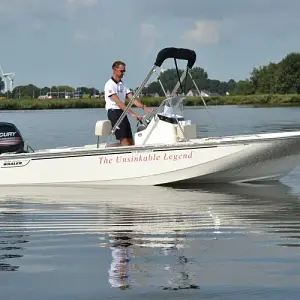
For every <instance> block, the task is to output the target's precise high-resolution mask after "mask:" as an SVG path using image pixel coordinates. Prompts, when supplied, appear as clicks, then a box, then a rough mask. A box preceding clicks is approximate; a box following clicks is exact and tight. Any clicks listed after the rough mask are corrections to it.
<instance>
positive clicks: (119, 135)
mask: <svg viewBox="0 0 300 300" xmlns="http://www.w3.org/2000/svg"><path fill="white" fill-rule="evenodd" d="M112 69H113V76H112V77H111V78H110V79H109V80H108V81H107V82H106V83H105V86H104V96H105V108H106V110H107V117H108V119H109V120H110V121H111V124H112V126H113V127H114V125H115V124H116V123H117V121H118V119H119V118H120V116H121V115H122V113H123V111H124V110H125V108H126V105H125V100H126V97H128V98H129V99H130V100H131V99H132V97H133V93H132V92H131V90H130V89H129V88H127V87H126V86H125V85H124V83H123V81H122V78H123V76H124V73H125V72H126V64H125V63H124V62H122V61H115V62H114V63H113V65H112ZM134 105H135V106H136V107H138V108H142V109H143V110H144V111H145V112H151V111H152V109H151V108H148V107H146V106H145V105H143V104H142V103H141V102H140V101H139V100H137V99H136V100H135V101H134ZM127 112H128V113H129V114H130V115H132V116H133V117H134V118H136V119H137V120H141V118H142V117H141V116H140V115H138V114H136V113H135V112H134V111H132V110H131V109H128V110H127ZM115 135H116V139H117V140H119V141H120V144H121V146H129V145H133V144H134V141H133V135H132V131H131V126H130V123H129V120H128V117H127V115H126V116H125V117H124V119H123V120H122V122H121V123H120V124H119V129H117V130H116V131H115Z"/></svg>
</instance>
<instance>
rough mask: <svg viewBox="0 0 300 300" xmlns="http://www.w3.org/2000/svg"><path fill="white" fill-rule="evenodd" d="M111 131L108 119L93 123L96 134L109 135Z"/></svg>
mask: <svg viewBox="0 0 300 300" xmlns="http://www.w3.org/2000/svg"><path fill="white" fill-rule="evenodd" d="M111 131H112V125H111V121H110V120H99V121H97V122H96V125H95V135H96V136H109V135H110V134H111Z"/></svg>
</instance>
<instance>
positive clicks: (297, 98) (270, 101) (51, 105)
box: [0, 94, 300, 110]
mask: <svg viewBox="0 0 300 300" xmlns="http://www.w3.org/2000/svg"><path fill="white" fill-rule="evenodd" d="M204 99H205V102H206V104H207V105H252V106H296V105H299V106H300V95H298V94H292V95H245V96H223V97H205V98H204ZM162 100H163V98H143V103H144V104H146V105H148V106H158V105H159V104H160V103H161V101H162ZM184 104H185V105H186V106H202V105H203V102H202V99H201V98H200V97H188V98H186V99H185V101H184ZM104 106H105V102H104V99H51V100H44V99H39V100H37V99H9V100H7V99H2V100H0V110H40V109H72V108H103V107H104Z"/></svg>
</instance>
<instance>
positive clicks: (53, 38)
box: [0, 0, 300, 91]
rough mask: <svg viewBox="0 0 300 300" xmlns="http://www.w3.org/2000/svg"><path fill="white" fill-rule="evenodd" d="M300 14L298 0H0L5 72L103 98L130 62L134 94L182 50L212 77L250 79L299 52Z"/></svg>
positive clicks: (0, 56)
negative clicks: (167, 56)
mask: <svg viewBox="0 0 300 300" xmlns="http://www.w3.org/2000/svg"><path fill="white" fill-rule="evenodd" d="M299 10H300V1H299V0H288V1H287V0H286V1H283V0H226V1H225V0H185V1H183V0H182V1H179V0H115V1H107V0H0V65H1V66H2V68H3V69H4V72H16V77H15V83H14V84H15V86H16V85H25V84H30V83H32V84H35V85H37V86H38V87H43V86H52V85H71V86H73V87H78V86H88V87H95V88H97V89H99V90H101V91H102V90H103V87H104V84H105V81H106V80H107V79H109V78H110V76H111V74H112V70H111V65H112V62H113V61H114V60H123V61H125V62H126V64H127V72H126V76H125V77H124V81H125V82H126V84H127V85H128V86H129V87H130V88H135V87H136V86H138V85H140V84H141V82H142V81H143V80H144V78H145V76H146V75H147V73H148V72H149V71H150V69H151V67H152V66H153V64H154V61H155V58H156V55H157V53H158V52H159V50H161V49H162V48H165V47H182V48H189V49H193V50H195V51H196V53H197V61H196V64H195V66H199V67H202V68H204V69H205V71H206V72H207V73H208V76H209V78H211V79H218V80H225V81H228V80H229V79H231V78H232V79H235V80H243V79H246V78H247V77H249V75H250V72H251V71H252V70H253V68H254V67H258V66H260V65H265V64H268V63H269V62H271V61H272V62H278V61H280V60H281V59H282V58H283V57H284V56H286V55H287V54H288V53H290V52H294V51H299V50H300V38H299V37H300V31H299V28H300V18H299ZM185 65H186V62H185V61H180V62H179V67H185ZM173 66H174V62H173V61H172V60H168V61H166V62H165V63H164V65H163V67H164V68H170V67H173Z"/></svg>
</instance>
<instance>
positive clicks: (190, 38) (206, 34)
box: [183, 21, 220, 46]
mask: <svg viewBox="0 0 300 300" xmlns="http://www.w3.org/2000/svg"><path fill="white" fill-rule="evenodd" d="M194 24H195V28H194V29H189V30H186V31H185V32H184V34H183V40H184V41H185V42H186V43H187V44H188V45H189V46H192V45H195V44H200V45H207V44H216V43H218V42H219V40H220V22H218V21H195V23H194Z"/></svg>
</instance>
